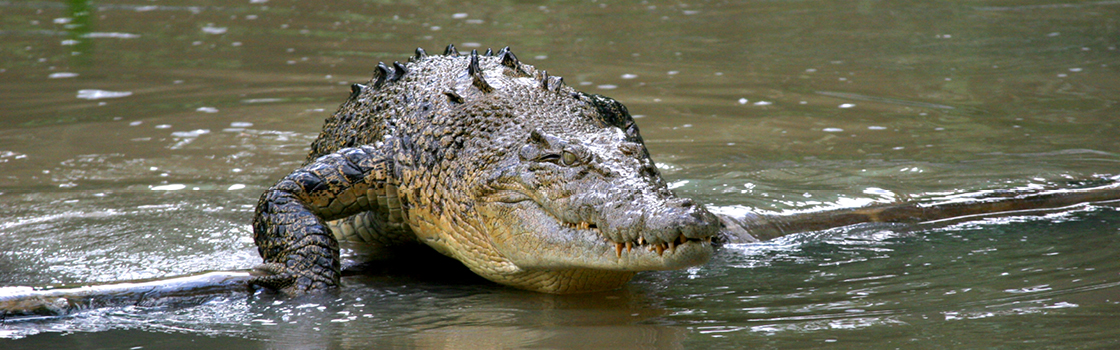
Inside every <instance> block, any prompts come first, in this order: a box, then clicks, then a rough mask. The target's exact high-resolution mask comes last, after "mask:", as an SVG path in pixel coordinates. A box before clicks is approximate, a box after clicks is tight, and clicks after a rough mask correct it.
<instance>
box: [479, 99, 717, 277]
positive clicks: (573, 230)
mask: <svg viewBox="0 0 1120 350" xmlns="http://www.w3.org/2000/svg"><path fill="white" fill-rule="evenodd" d="M570 96H572V97H571V98H573V99H576V100H578V101H581V102H583V103H582V104H580V105H581V106H582V107H583V108H578V109H570V110H568V111H566V114H564V115H563V116H555V117H554V118H540V119H544V120H543V121H545V122H544V123H539V124H534V125H527V127H526V128H525V129H524V130H522V132H519V133H512V134H511V137H510V138H508V139H507V140H506V141H504V142H508V143H512V144H517V145H520V146H519V147H515V148H514V149H511V150H510V151H511V152H509V153H508V154H507V155H506V156H505V157H504V159H503V160H502V162H501V165H500V166H499V167H496V169H495V170H498V172H496V173H495V174H494V176H493V177H492V178H488V179H486V182H485V183H484V184H481V186H476V187H475V188H476V189H477V191H476V192H475V194H476V198H477V209H478V212H479V214H480V215H482V216H484V217H487V218H488V221H489V222H491V223H492V224H491V225H488V227H487V229H488V230H487V233H488V235H489V237H490V242H491V243H492V245H493V248H494V249H495V250H496V251H497V252H498V253H500V254H501V256H502V257H503V258H504V259H508V261H509V262H510V263H512V264H513V265H516V266H517V267H518V268H519V269H521V270H524V271H528V272H530V273H529V274H528V275H529V276H527V278H529V279H530V280H532V281H533V282H534V283H540V285H529V286H522V287H527V288H530V289H537V290H543V291H550V292H571V291H591V290H599V289H609V288H617V287H618V284H620V283H624V282H625V281H626V280H628V279H629V278H630V277H631V276H632V275H633V273H634V272H636V271H646V270H667V269H680V268H685V267H689V266H695V265H699V264H702V263H704V262H706V261H707V260H708V258H709V257H710V256H711V254H712V247H711V239H712V236H713V235H714V234H716V232H717V228H718V220H717V218H716V217H715V216H714V215H713V214H712V213H710V212H708V211H707V210H706V209H705V208H704V206H703V205H700V204H697V203H695V202H693V201H692V200H691V199H687V198H679V197H676V196H674V195H673V193H672V191H671V190H669V188H668V186H667V185H666V183H665V181H664V180H663V179H662V178H661V176H660V174H659V173H658V171H657V168H656V167H655V166H654V162H653V160H652V159H650V157H649V153H648V152H647V150H646V148H645V145H644V144H643V142H642V139H641V137H640V136H639V134H638V128H637V126H635V125H634V121H633V119H632V118H631V117H630V115H629V114H628V113H627V112H626V109H625V107H624V106H623V105H622V104H620V103H618V102H617V101H615V100H613V99H610V98H606V97H602V96H596V95H586V94H581V93H577V94H575V95H570ZM540 119H538V120H540ZM551 275H556V278H551V279H550V278H549V277H553V276H551ZM570 276H579V277H570ZM561 277H562V278H561ZM522 278H526V277H522ZM599 284H602V285H599Z"/></svg>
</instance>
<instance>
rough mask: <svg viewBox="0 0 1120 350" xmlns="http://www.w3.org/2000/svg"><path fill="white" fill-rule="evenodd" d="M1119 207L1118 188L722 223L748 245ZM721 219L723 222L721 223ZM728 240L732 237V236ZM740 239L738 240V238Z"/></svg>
mask: <svg viewBox="0 0 1120 350" xmlns="http://www.w3.org/2000/svg"><path fill="white" fill-rule="evenodd" d="M1117 201H1120V183H1113V184H1108V185H1104V186H1098V187H1090V188H1082V189H1055V190H1047V191H1038V192H1021V191H1020V192H1015V191H1004V192H999V193H995V194H989V195H986V196H981V197H969V198H965V199H964V200H960V201H950V202H941V203H937V202H901V203H890V204H882V205H873V206H867V207H860V208H850V209H837V210H823V211H817V212H806V213H796V214H790V215H760V214H750V216H748V217H745V218H727V219H729V221H731V222H733V223H736V224H739V225H740V226H741V228H742V230H738V229H736V230H733V231H739V232H744V231H745V232H748V233H749V234H750V236H753V238H754V239H752V238H751V237H729V239H728V243H749V242H752V241H757V240H763V241H765V240H770V239H774V238H778V237H781V236H785V235H789V234H793V233H799V232H811V231H820V230H825V229H830V228H835V227H843V226H848V225H855V224H861V223H874V222H883V223H914V224H921V223H936V222H942V221H945V220H961V219H969V218H973V217H984V216H1000V215H1015V214H1027V215H1040V214H1043V213H1045V212H1050V211H1055V210H1062V209H1066V208H1069V207H1073V206H1078V205H1089V204H1103V203H1107V202H1117ZM727 219H725V220H727ZM733 235H734V234H733ZM739 235H740V236H741V234H739Z"/></svg>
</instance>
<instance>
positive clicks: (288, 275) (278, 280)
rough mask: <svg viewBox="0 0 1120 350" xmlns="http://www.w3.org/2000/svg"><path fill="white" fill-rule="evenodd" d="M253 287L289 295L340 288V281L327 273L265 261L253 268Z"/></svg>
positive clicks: (251, 285) (251, 283)
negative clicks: (310, 271) (315, 272)
mask: <svg viewBox="0 0 1120 350" xmlns="http://www.w3.org/2000/svg"><path fill="white" fill-rule="evenodd" d="M251 274H252V275H253V278H252V279H250V280H249V286H250V287H252V288H256V287H263V288H266V289H269V290H273V291H277V292H279V293H282V294H284V295H287V296H289V297H296V296H301V295H306V294H315V293H322V292H325V291H328V290H332V289H336V288H338V283H337V282H335V281H334V279H333V278H331V277H330V276H327V275H325V274H324V275H319V274H313V273H308V272H306V271H304V272H302V273H301V272H300V271H297V270H294V269H291V268H288V267H287V266H284V265H283V264H277V263H265V264H261V265H259V266H257V267H254V268H253V271H252V272H251Z"/></svg>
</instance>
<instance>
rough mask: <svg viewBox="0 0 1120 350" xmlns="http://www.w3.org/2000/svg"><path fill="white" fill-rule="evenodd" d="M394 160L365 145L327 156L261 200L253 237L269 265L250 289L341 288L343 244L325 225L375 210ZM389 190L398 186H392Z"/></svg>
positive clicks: (293, 291) (297, 291) (259, 269)
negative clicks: (340, 250)
mask: <svg viewBox="0 0 1120 350" xmlns="http://www.w3.org/2000/svg"><path fill="white" fill-rule="evenodd" d="M390 174H392V166H391V160H390V159H389V158H388V157H385V156H384V155H383V154H382V153H381V152H380V151H378V150H376V149H374V148H372V147H367V146H363V147H360V148H346V149H342V150H339V151H338V152H336V153H332V154H329V155H325V156H323V157H320V158H319V159H316V160H315V161H314V162H312V163H310V164H307V165H306V166H304V167H302V168H300V169H298V170H296V171H294V172H292V173H291V174H288V175H287V176H285V177H284V178H283V179H281V180H280V181H279V182H277V183H276V184H275V185H273V186H272V187H271V188H269V189H268V190H267V191H265V192H264V194H263V195H262V196H261V199H260V201H259V202H258V203H257V211H256V217H255V218H254V219H253V238H254V239H255V241H256V243H257V250H258V251H259V252H260V254H261V257H262V258H264V264H263V265H261V266H258V267H257V268H256V270H257V271H256V273H255V275H256V276H255V277H254V278H253V279H252V280H250V282H249V283H250V285H254V286H263V287H267V288H272V289H275V290H279V291H281V292H283V293H285V294H288V295H301V294H305V293H308V292H313V291H320V290H326V289H330V288H335V287H337V286H338V285H339V276H340V260H339V253H338V241H337V240H336V239H335V237H334V236H333V235H332V234H331V231H330V229H329V228H328V227H327V224H326V222H327V221H330V220H335V219H340V218H344V217H347V216H350V215H353V214H356V213H359V212H362V211H366V210H372V209H383V208H375V206H377V204H378V196H379V195H380V196H381V197H384V196H385V190H386V185H387V182H388V179H389V178H390ZM389 186H390V187H393V186H392V185H391V184H390V185H389Z"/></svg>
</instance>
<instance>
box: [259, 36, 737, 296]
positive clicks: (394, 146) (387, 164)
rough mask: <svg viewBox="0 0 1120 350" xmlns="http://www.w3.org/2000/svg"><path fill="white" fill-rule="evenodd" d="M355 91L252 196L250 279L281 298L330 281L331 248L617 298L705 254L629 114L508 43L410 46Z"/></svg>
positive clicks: (334, 260)
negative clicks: (435, 48)
mask: <svg viewBox="0 0 1120 350" xmlns="http://www.w3.org/2000/svg"><path fill="white" fill-rule="evenodd" d="M353 92H354V93H353V94H352V95H351V98H350V99H349V100H348V101H347V102H345V103H344V104H343V105H342V106H341V107H340V108H339V110H338V111H337V112H336V113H335V114H334V115H333V116H331V117H329V118H328V119H327V120H326V123H325V125H324V127H323V131H322V133H321V134H320V135H319V138H318V139H317V140H315V142H314V143H313V144H312V149H311V153H310V154H309V155H308V162H307V163H306V164H305V165H304V167H302V168H300V169H299V170H296V171H295V172H293V173H291V174H289V175H288V176H286V177H284V178H283V179H281V180H280V181H279V182H278V183H277V184H276V185H274V186H273V187H272V188H270V189H269V190H267V191H266V192H265V194H264V195H263V196H262V197H261V200H260V202H259V203H258V206H257V215H256V218H255V219H254V222H253V228H254V236H255V239H256V242H257V245H258V247H259V251H260V253H261V256H262V257H263V258H264V261H265V264H264V265H262V266H261V267H259V268H258V270H259V271H260V272H261V273H262V274H263V276H259V277H256V278H255V279H254V280H253V281H252V283H253V284H255V285H260V286H265V287H269V288H273V289H277V290H280V291H282V292H284V293H286V294H291V295H298V294H303V293H307V292H313V291H319V290H325V289H330V288H334V287H336V286H338V283H339V275H340V272H339V248H338V247H339V243H338V241H339V240H340V239H341V240H343V241H346V242H347V243H359V244H369V245H374V246H377V247H378V248H381V249H391V247H392V246H393V245H397V244H415V242H421V243H423V244H426V245H428V246H430V247H432V248H434V249H435V250H437V251H439V252H440V253H442V254H444V255H447V256H450V257H452V258H455V259H458V260H459V261H461V262H462V263H463V264H464V265H466V266H467V267H468V268H470V269H471V270H472V271H474V272H475V273H477V274H479V275H481V276H482V277H485V278H487V279H489V280H492V281H494V282H498V283H501V284H505V285H509V286H513V287H517V288H523V289H528V290H534V291H541V292H548V293H578V292H590V291H599V290H607V289H615V288H618V287H620V286H622V285H623V284H624V283H626V282H627V281H628V280H630V278H631V277H632V276H633V275H634V273H635V272H637V271H646V270H666V269H679V268H684V267H688V266H695V265H699V264H702V263H704V262H706V261H707V260H708V259H709V257H710V256H711V254H712V246H711V240H712V237H714V236H715V235H716V234H717V233H718V232H719V229H720V226H721V221H720V219H719V218H717V217H716V216H715V215H713V214H712V213H710V212H709V211H708V210H706V209H705V208H704V207H703V206H702V205H699V204H696V203H694V202H692V201H691V200H689V199H684V198H678V197H676V196H674V195H673V193H672V191H670V190H669V188H668V187H667V185H666V183H665V181H664V180H663V179H662V178H661V176H660V174H659V173H658V171H657V168H656V167H655V166H654V163H653V161H652V160H651V159H650V157H649V152H648V151H647V150H646V148H645V145H644V143H643V142H642V138H641V136H640V135H639V133H638V128H637V126H635V125H634V121H633V119H632V118H631V117H630V115H629V113H628V112H627V111H626V108H625V107H624V106H623V105H622V104H620V103H618V102H617V101H615V100H613V99H610V98H606V97H602V96H597V95H589V94H585V93H582V92H579V91H576V90H574V89H572V88H570V87H567V86H564V85H563V82H562V79H560V78H558V77H550V76H548V74H547V73H545V72H542V71H537V70H536V69H535V68H533V67H532V66H529V65H526V64H523V63H521V62H519V61H518V60H517V59H516V57H514V56H513V54H512V53H511V52H510V51H509V50H508V49H503V50H502V51H500V52H498V53H497V54H494V55H490V54H489V52H488V54H486V55H478V54H477V53H474V52H472V54H471V55H469V56H460V55H459V54H458V52H456V51H455V50H454V48H453V47H449V48H448V50H447V52H446V53H445V54H444V55H438V56H428V55H426V54H425V53H424V52H423V50H419V49H418V50H417V55H416V57H413V58H412V59H410V62H409V63H408V64H399V63H394V67H393V68H389V67H388V66H386V65H383V64H382V65H379V66H378V73H377V75H376V76H375V78H374V79H373V80H371V81H370V82H369V83H367V85H355V86H354V89H353ZM332 228H333V229H332ZM332 231H333V233H332Z"/></svg>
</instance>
